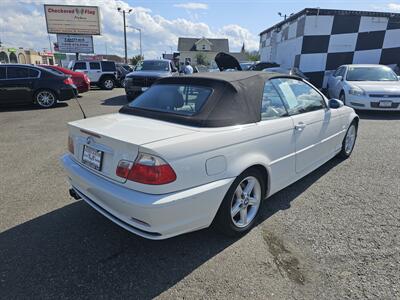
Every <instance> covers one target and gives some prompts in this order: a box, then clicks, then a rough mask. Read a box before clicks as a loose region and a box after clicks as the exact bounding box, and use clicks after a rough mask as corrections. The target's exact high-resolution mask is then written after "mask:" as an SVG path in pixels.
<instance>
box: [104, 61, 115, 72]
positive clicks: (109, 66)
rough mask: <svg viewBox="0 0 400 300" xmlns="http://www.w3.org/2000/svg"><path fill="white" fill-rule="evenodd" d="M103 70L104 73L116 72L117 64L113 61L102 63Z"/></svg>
mask: <svg viewBox="0 0 400 300" xmlns="http://www.w3.org/2000/svg"><path fill="white" fill-rule="evenodd" d="M101 68H102V69H103V72H116V68H115V63H114V62H113V61H102V62H101Z"/></svg>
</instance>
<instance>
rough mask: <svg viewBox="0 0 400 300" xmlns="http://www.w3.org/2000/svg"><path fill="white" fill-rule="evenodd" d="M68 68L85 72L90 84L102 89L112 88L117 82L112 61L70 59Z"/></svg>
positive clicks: (115, 69) (115, 70)
mask: <svg viewBox="0 0 400 300" xmlns="http://www.w3.org/2000/svg"><path fill="white" fill-rule="evenodd" d="M68 69H70V70H73V71H76V72H81V73H85V74H86V75H87V76H88V77H89V79H90V83H91V84H93V85H96V86H98V87H100V88H102V89H104V90H112V89H113V88H114V87H115V85H116V82H117V68H116V66H115V62H113V61H70V63H69V65H68Z"/></svg>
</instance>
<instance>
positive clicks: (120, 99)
mask: <svg viewBox="0 0 400 300" xmlns="http://www.w3.org/2000/svg"><path fill="white" fill-rule="evenodd" d="M126 104H128V101H127V100H126V96H125V95H120V96H115V97H112V98H108V99H106V100H104V101H103V102H102V103H101V105H109V106H122V105H126Z"/></svg>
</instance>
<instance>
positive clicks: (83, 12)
mask: <svg viewBox="0 0 400 300" xmlns="http://www.w3.org/2000/svg"><path fill="white" fill-rule="evenodd" d="M44 12H45V16H46V24H47V32H48V33H61V34H84V35H100V34H101V32H100V15H99V8H98V7H97V6H75V5H49V4H45V5H44Z"/></svg>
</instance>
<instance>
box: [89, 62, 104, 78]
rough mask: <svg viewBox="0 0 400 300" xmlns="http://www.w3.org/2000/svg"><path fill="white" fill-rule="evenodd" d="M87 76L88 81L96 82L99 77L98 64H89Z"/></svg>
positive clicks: (99, 68) (99, 69)
mask: <svg viewBox="0 0 400 300" xmlns="http://www.w3.org/2000/svg"><path fill="white" fill-rule="evenodd" d="M87 74H88V76H89V79H90V81H92V82H98V81H99V80H100V77H101V66H100V63H99V62H89V71H88V73H87Z"/></svg>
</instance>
